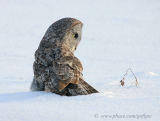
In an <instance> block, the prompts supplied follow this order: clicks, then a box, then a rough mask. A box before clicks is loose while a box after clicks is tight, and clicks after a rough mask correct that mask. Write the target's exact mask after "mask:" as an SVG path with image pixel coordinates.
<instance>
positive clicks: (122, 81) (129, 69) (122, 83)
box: [120, 68, 138, 87]
mask: <svg viewBox="0 0 160 121" xmlns="http://www.w3.org/2000/svg"><path fill="white" fill-rule="evenodd" d="M129 71H130V72H131V73H132V74H133V76H134V78H135V80H136V86H137V87H138V80H137V77H136V75H135V74H134V73H133V71H132V69H131V68H128V69H127V70H126V73H125V74H124V76H123V78H122V80H121V81H120V83H121V85H122V86H124V84H125V82H124V80H125V77H126V76H127V74H128V72H129Z"/></svg>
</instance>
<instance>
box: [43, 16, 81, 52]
mask: <svg viewBox="0 0 160 121" xmlns="http://www.w3.org/2000/svg"><path fill="white" fill-rule="evenodd" d="M82 26H83V24H82V22H81V21H79V20H77V19H74V18H62V19H60V20H58V21H56V22H55V23H53V24H52V25H51V26H50V27H49V28H48V30H47V31H46V33H45V35H44V37H43V39H42V41H41V43H40V47H45V48H55V47H61V48H63V47H65V48H67V49H68V50H70V51H71V52H74V51H75V50H76V48H77V46H78V44H79V42H80V40H81V33H82Z"/></svg>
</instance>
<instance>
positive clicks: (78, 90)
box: [59, 79, 98, 96]
mask: <svg viewBox="0 0 160 121" xmlns="http://www.w3.org/2000/svg"><path fill="white" fill-rule="evenodd" d="M92 93H98V91H97V90H96V89H94V88H93V87H92V86H91V85H89V84H88V83H87V82H85V81H84V80H82V79H81V80H80V83H79V84H69V85H68V86H67V87H66V88H65V89H64V90H62V91H61V92H60V93H59V94H60V95H66V96H76V95H88V94H92Z"/></svg>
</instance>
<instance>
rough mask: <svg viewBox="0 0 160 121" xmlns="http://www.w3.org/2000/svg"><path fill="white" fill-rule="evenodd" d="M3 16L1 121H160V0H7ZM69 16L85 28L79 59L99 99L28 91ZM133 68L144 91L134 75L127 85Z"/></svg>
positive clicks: (1, 6) (0, 12)
mask: <svg viewBox="0 0 160 121" xmlns="http://www.w3.org/2000/svg"><path fill="white" fill-rule="evenodd" d="M0 15H1V19H0V28H1V29H0V68H1V70H0V121H99V120H118V121H121V120H123V121H128V120H129V121H132V120H133V121H135V120H139V121H141V120H145V121H147V120H149V121H158V120H160V117H159V115H160V108H159V107H160V90H159V87H160V81H159V80H160V47H159V46H160V34H159V32H160V1H159V0H152V1H151V0H141V1H140V0H133V1H131V0H121V1H119V0H101V1H93V0H92V1H91V0H80V1H75V0H66V1H64V0H59V1H57V0H47V1H45V0H34V1H33V0H1V1H0ZM63 17H74V18H77V19H79V20H81V21H82V22H83V23H84V27H83V35H82V36H83V37H82V41H81V43H80V45H79V47H78V49H77V52H76V53H75V55H76V56H77V57H78V58H80V60H81V61H82V64H83V67H84V72H83V74H84V78H85V80H86V81H87V82H88V83H90V84H91V85H92V86H93V87H95V88H96V89H97V90H99V91H100V93H99V94H92V95H87V96H76V97H65V96H59V95H56V94H52V93H46V92H31V91H30V90H29V88H30V84H31V82H32V78H33V69H32V64H33V61H34V52H35V50H36V49H37V47H38V45H39V42H40V40H41V39H42V37H43V35H44V33H45V31H46V29H47V28H48V27H49V26H50V24H52V23H53V22H55V21H56V20H58V19H60V18H63ZM128 68H132V70H133V72H134V73H135V75H136V76H137V78H138V82H139V86H138V87H136V86H135V80H134V78H133V76H132V74H131V73H129V74H128V76H127V77H126V85H125V86H124V87H121V86H120V83H119V81H120V80H121V79H122V78H123V75H124V73H125V72H126V70H127V69H128ZM131 115H133V116H132V117H129V116H131ZM123 116H125V117H123Z"/></svg>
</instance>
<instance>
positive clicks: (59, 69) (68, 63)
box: [54, 56, 83, 91]
mask: <svg viewBox="0 0 160 121" xmlns="http://www.w3.org/2000/svg"><path fill="white" fill-rule="evenodd" d="M54 67H55V68H56V69H55V73H56V76H57V79H58V81H57V82H58V89H59V91H61V90H63V89H64V88H65V87H66V86H67V85H68V84H70V83H71V84H79V79H80V78H81V77H82V70H83V67H82V64H81V62H80V61H79V59H78V58H76V57H74V56H65V57H63V58H61V59H60V60H59V61H57V62H54Z"/></svg>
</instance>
